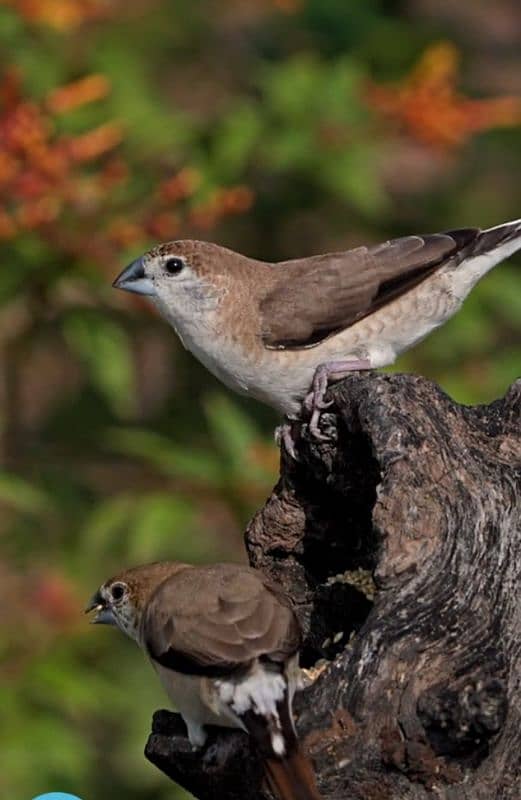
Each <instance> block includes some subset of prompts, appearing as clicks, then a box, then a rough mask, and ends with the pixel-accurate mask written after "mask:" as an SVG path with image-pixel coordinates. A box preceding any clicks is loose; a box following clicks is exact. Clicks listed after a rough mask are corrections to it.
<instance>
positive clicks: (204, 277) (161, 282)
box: [114, 220, 521, 450]
mask: <svg viewBox="0 0 521 800" xmlns="http://www.w3.org/2000/svg"><path fill="white" fill-rule="evenodd" d="M520 247H521V220H516V221H515V222H508V223H506V224H504V225H498V226H496V227H494V228H489V229H488V230H483V231H481V230H479V229H478V228H463V229H461V230H453V231H446V232H444V233H434V234H428V235H424V236H405V237H403V238H399V239H391V240H390V241H387V242H384V243H383V244H376V245H371V246H368V247H357V248H355V249H353V250H346V251H343V252H338V253H327V254H325V255H317V256H310V257H308V258H300V259H296V260H294V261H283V262H280V263H266V262H264V261H257V260H254V259H252V258H247V257H246V256H243V255H240V254H239V253H235V252H233V251H232V250H228V249H226V248H224V247H219V246H218V245H216V244H209V243H207V242H199V241H192V240H179V241H173V242H168V243H166V244H160V245H158V246H157V247H154V248H152V249H151V250H149V251H148V252H147V253H145V254H144V255H143V256H141V257H140V258H138V259H137V260H136V261H134V262H132V264H130V266H128V267H127V268H126V269H125V270H124V271H123V272H122V273H121V274H120V275H119V277H118V278H116V280H115V281H114V286H115V287H117V288H119V289H125V290H127V291H130V292H137V293H138V294H143V295H147V296H148V297H149V298H150V299H151V301H152V302H153V303H154V304H155V306H156V307H157V308H158V309H159V311H160V312H161V314H162V315H163V316H164V317H165V318H166V320H167V321H168V322H169V323H170V324H171V325H172V327H173V328H174V329H175V331H176V332H177V334H178V336H179V338H180V339H181V341H182V343H183V344H184V346H185V347H186V348H188V349H189V350H191V351H192V353H193V354H194V355H195V356H196V357H197V358H198V359H199V360H200V361H201V362H202V363H203V364H204V365H205V366H206V367H207V368H208V369H209V370H210V372H212V373H213V374H214V375H216V376H217V377H218V378H220V379H221V380H222V381H223V382H224V383H225V384H226V385H227V386H229V387H230V388H232V389H234V390H235V391H237V392H240V393H241V394H246V395H251V396H252V397H255V398H257V399H258V400H261V401H263V402H265V403H267V404H268V405H271V406H273V407H274V408H275V409H277V410H278V411H280V412H281V413H282V414H285V415H287V417H288V418H289V419H290V420H291V419H295V418H296V417H297V416H298V414H299V412H300V410H301V408H302V405H303V404H304V408H305V409H306V410H307V411H308V412H309V413H310V414H311V419H310V431H311V433H312V434H313V435H314V436H316V437H317V438H324V437H323V435H322V434H321V432H320V428H319V418H320V413H321V411H322V410H323V409H324V408H325V407H327V405H328V404H327V403H326V402H324V395H325V392H326V390H327V386H328V382H329V380H334V379H338V378H341V377H344V376H345V375H346V374H347V373H349V372H350V371H352V370H361V369H373V368H377V367H384V366H387V365H389V364H392V363H393V362H394V361H395V359H396V358H397V356H398V355H400V353H403V352H404V351H405V350H408V349H409V348H410V347H412V346H413V345H415V344H416V343H417V342H419V341H420V340H421V339H423V338H424V337H425V336H427V335H428V334H429V333H430V332H431V331H433V330H435V329H436V328H438V327H439V326H440V325H442V324H443V323H444V322H446V321H447V320H448V319H450V317H452V316H453V315H454V314H455V313H456V312H457V311H458V309H459V308H460V307H461V305H462V303H463V301H464V300H465V298H466V296H467V295H468V293H469V292H470V291H471V289H472V288H473V286H474V285H475V284H476V283H477V282H478V281H479V280H480V278H482V277H483V276H484V275H485V274H486V273H487V272H488V271H489V270H490V269H492V267H494V266H495V265H496V264H498V263H499V262H500V261H503V260H504V259H506V258H508V257H509V256H510V255H512V253H514V252H515V251H516V250H518V249H519V248H520ZM283 433H284V434H285V435H284V441H285V442H286V444H287V445H288V447H289V448H290V450H291V449H292V445H291V440H290V439H289V438H288V437H287V435H286V434H287V433H288V431H287V426H286V429H285V430H284V431H283Z"/></svg>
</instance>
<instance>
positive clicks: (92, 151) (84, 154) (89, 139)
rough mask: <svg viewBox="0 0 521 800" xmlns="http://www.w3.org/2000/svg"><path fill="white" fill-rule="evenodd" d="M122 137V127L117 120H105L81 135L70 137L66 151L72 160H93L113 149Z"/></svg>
mask: <svg viewBox="0 0 521 800" xmlns="http://www.w3.org/2000/svg"><path fill="white" fill-rule="evenodd" d="M122 139H123V128H122V126H121V125H120V124H119V122H106V123H105V124H104V125H100V126H99V127H98V128H94V130H92V131H88V133H84V134H83V135H82V136H76V138H75V139H71V141H70V142H69V145H68V148H67V149H68V151H69V153H70V155H71V157H72V159H73V161H93V160H94V159H95V158H99V156H101V155H103V154H104V153H107V152H108V151H109V150H113V149H114V147H116V145H118V144H120V142H121V141H122Z"/></svg>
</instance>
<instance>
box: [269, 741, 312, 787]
mask: <svg viewBox="0 0 521 800" xmlns="http://www.w3.org/2000/svg"><path fill="white" fill-rule="evenodd" d="M265 766H266V777H267V780H268V783H269V786H270V789H271V790H272V792H273V793H274V794H275V795H276V797H278V798H279V800H322V797H321V795H320V793H319V791H318V789H317V785H316V782H315V774H314V771H313V767H312V766H311V762H310V761H309V759H308V758H306V756H305V755H304V754H303V753H302V751H301V750H300V748H297V749H296V750H294V751H293V752H292V753H291V754H290V755H289V756H286V757H285V758H269V759H266V761H265Z"/></svg>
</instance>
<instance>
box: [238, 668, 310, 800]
mask: <svg viewBox="0 0 521 800" xmlns="http://www.w3.org/2000/svg"><path fill="white" fill-rule="evenodd" d="M297 684H298V668H297V662H296V658H293V659H292V660H291V661H290V662H289V663H288V664H286V665H285V667H282V665H280V664H277V663H268V662H264V663H261V662H259V663H258V664H257V666H256V668H255V669H253V670H252V671H251V673H250V674H249V676H248V677H247V678H245V679H243V681H242V683H241V685H240V693H241V702H239V703H238V702H236V705H235V706H234V707H235V708H236V709H237V707H238V706H240V709H241V713H240V720H241V722H242V725H243V726H244V727H245V728H246V730H247V731H248V733H249V734H250V736H251V737H252V738H253V739H254V741H255V744H256V746H257V749H258V751H259V755H260V756H261V758H262V760H263V762H264V764H265V769H266V778H267V781H268V783H269V786H270V789H271V790H272V792H273V794H275V796H276V797H277V798H278V800H322V798H321V796H320V794H319V791H318V789H317V785H316V781H315V774H314V771H313V767H312V765H311V762H310V760H309V759H308V758H307V757H306V756H305V755H304V753H303V752H302V749H301V747H300V745H299V742H298V739H297V734H296V731H295V725H294V722H293V714H292V709H291V706H292V700H293V694H294V692H295V689H296V687H297ZM238 691H239V690H238Z"/></svg>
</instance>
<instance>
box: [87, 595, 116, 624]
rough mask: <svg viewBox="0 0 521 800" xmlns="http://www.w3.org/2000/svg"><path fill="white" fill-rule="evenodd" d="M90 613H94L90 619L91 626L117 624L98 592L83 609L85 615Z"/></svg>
mask: <svg viewBox="0 0 521 800" xmlns="http://www.w3.org/2000/svg"><path fill="white" fill-rule="evenodd" d="M91 611H94V612H95V614H94V616H93V617H92V619H91V622H92V624H93V625H116V624H117V623H116V619H115V617H114V614H113V612H112V609H111V608H109V607H108V606H107V605H106V603H105V601H104V600H103V599H102V597H101V594H100V593H99V592H96V594H95V595H93V596H92V597H91V599H90V601H89V603H88V605H87V607H86V609H85V613H86V614H90V613H91Z"/></svg>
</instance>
